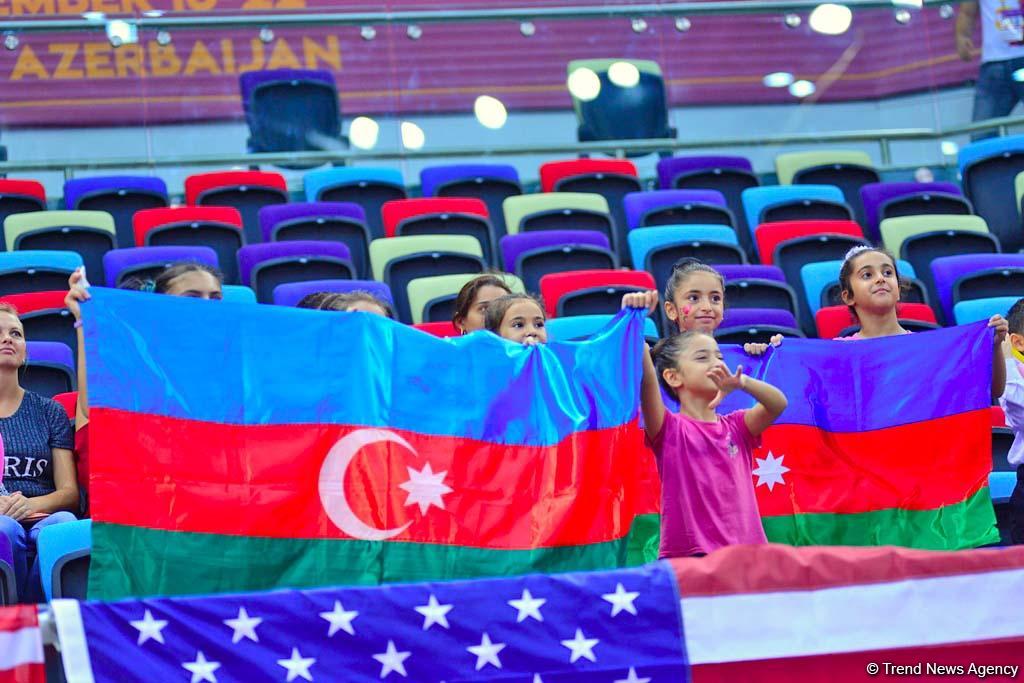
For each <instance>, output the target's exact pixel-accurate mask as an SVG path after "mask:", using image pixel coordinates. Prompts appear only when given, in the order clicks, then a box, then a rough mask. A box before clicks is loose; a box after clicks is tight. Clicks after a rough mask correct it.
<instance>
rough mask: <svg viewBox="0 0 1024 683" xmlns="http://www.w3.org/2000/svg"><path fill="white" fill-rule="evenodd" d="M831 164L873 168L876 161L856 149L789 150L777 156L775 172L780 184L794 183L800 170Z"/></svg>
mask: <svg viewBox="0 0 1024 683" xmlns="http://www.w3.org/2000/svg"><path fill="white" fill-rule="evenodd" d="M829 164H844V165H855V166H864V167H867V168H873V167H874V162H872V161H871V156H870V155H868V154H867V153H866V152H858V151H854V150H838V149H836V150H821V151H813V152H787V153H785V154H779V155H776V157H775V172H776V174H778V176H779V184H780V185H792V184H793V176H795V175H796V174H797V173H798V172H800V171H802V170H805V169H808V168H814V167H816V166H826V165H829Z"/></svg>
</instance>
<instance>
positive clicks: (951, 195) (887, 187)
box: [860, 183, 970, 256]
mask: <svg viewBox="0 0 1024 683" xmlns="http://www.w3.org/2000/svg"><path fill="white" fill-rule="evenodd" d="M913 197H919V198H921V200H922V201H923V202H928V201H935V202H936V207H937V208H938V206H939V203H940V202H941V206H942V210H936V211H929V213H947V214H948V213H961V212H960V211H956V210H950V209H951V206H952V205H953V204H955V203H957V200H959V203H962V205H963V206H966V207H967V210H968V212H969V211H970V203H969V202H967V200H966V199H964V198H963V196H962V195H961V193H960V187H959V186H957V185H956V184H955V183H868V184H867V185H864V186H863V187H861V188H860V199H861V204H863V205H864V235H865V237H867V238H868V239H869V240H871V241H872V242H876V243H877V242H880V241H881V239H882V238H881V235H880V234H879V228H878V226H879V224H880V223H881V222H882V219H883V218H892V217H894V216H905V215H908V213H906V212H895V213H891V214H885V213H884V210H885V207H886V205H887V204H890V203H891V202H893V201H895V200H903V199H910V198H913ZM951 200H952V201H951ZM894 208H895V207H894ZM914 213H919V212H918V211H914ZM897 256H899V254H897Z"/></svg>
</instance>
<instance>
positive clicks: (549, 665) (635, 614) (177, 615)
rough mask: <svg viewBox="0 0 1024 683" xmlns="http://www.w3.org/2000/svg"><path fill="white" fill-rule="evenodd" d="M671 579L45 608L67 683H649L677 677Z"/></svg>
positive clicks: (567, 580) (462, 584)
mask: <svg viewBox="0 0 1024 683" xmlns="http://www.w3.org/2000/svg"><path fill="white" fill-rule="evenodd" d="M675 582H676V579H675V575H674V574H673V572H672V570H671V568H669V567H668V565H667V564H664V563H657V564H653V565H648V566H645V567H641V568H636V569H627V570H621V571H612V572H601V573H580V574H561V575H529V576H522V577H516V578H508V579H494V580H486V581H457V582H446V583H424V584H409V585H387V586H379V587H370V588H339V589H323V590H309V591H292V590H288V591H275V592H270V593H258V594H235V595H218V596H212V597H195V598H159V599H148V600H126V601H121V602H114V603H90V602H86V603H80V604H79V603H75V602H73V601H63V602H62V601H58V602H62V604H60V605H58V606H55V609H57V610H60V611H62V612H63V613H60V612H59V613H58V614H57V616H58V619H59V623H60V624H61V625H62V627H63V628H62V630H63V631H64V634H65V636H66V635H67V634H69V633H70V632H71V631H69V630H68V624H69V623H73V622H75V621H76V619H77V618H78V617H77V616H72V617H69V616H68V610H71V611H72V612H73V611H75V610H78V611H79V612H80V623H81V627H82V628H83V629H84V636H85V642H86V645H87V647H86V649H85V650H84V651H83V652H81V653H78V654H75V653H74V652H70V653H69V652H66V653H65V656H64V662H65V667H66V670H67V679H68V682H69V683H79V682H82V683H84V682H87V681H115V680H116V681H186V682H188V683H204V682H205V683H227V682H229V681H245V682H247V683H248V682H253V681H284V682H286V683H291V681H381V680H385V681H400V680H408V681H434V682H439V681H444V682H446V683H456V682H457V681H478V680H487V681H524V682H526V683H544V682H548V683H553V682H558V683H564V682H568V681H607V682H608V683H613V682H617V683H645V682H646V683H651V682H652V681H685V680H687V679H688V667H687V666H686V661H685V655H684V646H683V641H682V633H681V631H682V627H681V623H680V614H679V597H678V591H677V588H676V583H675ZM72 630H74V629H72ZM62 639H63V640H65V645H66V644H67V643H68V642H71V641H72V640H79V639H74V638H62ZM86 654H87V656H86Z"/></svg>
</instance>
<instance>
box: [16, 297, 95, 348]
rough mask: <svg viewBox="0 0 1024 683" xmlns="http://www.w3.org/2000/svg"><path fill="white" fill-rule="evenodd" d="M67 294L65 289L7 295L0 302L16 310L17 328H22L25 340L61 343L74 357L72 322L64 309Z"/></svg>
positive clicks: (76, 344) (73, 327) (75, 344)
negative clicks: (22, 326)
mask: <svg viewBox="0 0 1024 683" xmlns="http://www.w3.org/2000/svg"><path fill="white" fill-rule="evenodd" d="M67 293H68V290H67V288H66V287H65V288H64V289H58V290H54V291H50V292H30V293H26V294H10V295H8V296H5V297H3V298H0V301H3V302H4V303H8V304H11V305H12V306H14V307H15V308H16V309H18V316H19V317H20V318H21V324H22V325H24V327H25V339H31V340H33V341H56V342H63V343H64V344H67V345H68V346H69V347H70V348H71V352H72V354H74V353H76V352H77V350H78V335H77V334H76V333H75V318H74V316H72V315H71V311H69V310H68V309H67V308H65V307H64V297H65V296H67Z"/></svg>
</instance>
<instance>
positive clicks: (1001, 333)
mask: <svg viewBox="0 0 1024 683" xmlns="http://www.w3.org/2000/svg"><path fill="white" fill-rule="evenodd" d="M988 326H989V327H992V328H995V333H996V335H995V340H994V343H995V345H996V346H999V345H1000V344H1002V343H1003V340H1004V339H1006V335H1007V334H1009V332H1010V323H1008V322H1007V321H1006V318H1004V317H1003V316H1001V315H999V314H998V313H996V314H995V315H994V316H992V317H991V318H989V319H988Z"/></svg>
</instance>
